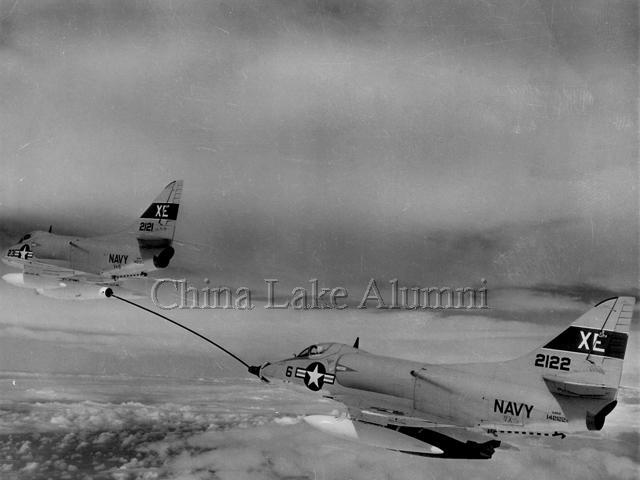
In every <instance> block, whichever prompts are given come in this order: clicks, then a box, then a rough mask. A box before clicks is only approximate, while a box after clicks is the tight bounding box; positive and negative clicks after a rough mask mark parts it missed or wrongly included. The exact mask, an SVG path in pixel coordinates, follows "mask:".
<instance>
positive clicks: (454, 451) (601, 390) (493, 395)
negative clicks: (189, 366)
mask: <svg viewBox="0 0 640 480" xmlns="http://www.w3.org/2000/svg"><path fill="white" fill-rule="evenodd" d="M101 293H102V294H104V295H105V296H107V297H112V296H113V297H116V298H119V299H120V300H122V301H124V302H126V303H129V304H132V305H135V306H137V307H139V308H141V309H143V310H145V311H147V312H150V313H152V314H154V315H157V316H159V317H161V318H163V319H165V320H168V321H169V322H171V323H173V324H175V325H177V326H179V327H181V328H183V329H185V330H187V331H189V332H191V333H193V334H195V335H197V336H199V337H200V338H202V339H204V340H205V341H207V342H209V343H211V344H212V345H214V346H216V347H217V348H220V349H221V350H223V351H224V352H226V353H228V354H229V355H231V356H232V357H233V358H235V359H236V360H238V361H239V362H240V363H242V364H243V365H244V366H245V367H247V368H248V371H249V373H251V374H253V375H256V376H258V377H259V378H260V379H262V380H263V381H267V382H272V381H274V380H280V381H284V382H287V383H291V384H297V385H298V386H299V387H300V388H307V389H309V390H311V391H313V392H318V394H321V395H323V396H324V397H327V398H331V399H334V400H336V401H338V402H341V403H343V404H344V405H345V406H346V407H347V410H348V414H346V415H338V416H333V415H309V416H306V417H305V421H306V422H307V423H309V424H310V425H312V426H314V427H316V428H318V429H320V430H322V431H324V432H326V433H329V434H331V435H335V436H339V437H343V438H347V439H352V440H357V441H360V442H362V443H365V444H368V445H373V446H378V447H384V448H387V449H390V450H396V451H400V452H403V453H408V454H414V455H420V456H428V457H431V456H433V457H443V458H475V459H487V458H491V456H492V455H493V454H494V452H495V449H496V448H498V447H499V446H501V445H502V443H501V442H502V441H503V440H505V439H507V440H509V439H512V438H514V437H527V438H529V437H535V438H540V437H552V438H555V439H557V440H561V439H564V438H565V437H566V436H567V434H570V433H573V432H580V431H586V430H601V429H602V427H603V426H604V421H605V417H606V416H607V415H608V414H609V413H611V411H612V410H613V409H614V408H615V406H616V404H617V400H616V397H617V392H618V387H619V385H620V378H621V376H622V366H623V360H624V355H625V350H626V345H627V339H628V335H629V328H630V324H631V318H632V315H633V307H634V305H635V298H633V297H615V298H610V299H608V300H604V301H602V302H600V303H598V304H597V305H596V306H595V307H593V308H592V309H591V310H589V311H588V312H586V313H585V314H584V315H582V316H581V317H579V318H578V319H577V320H576V321H574V322H573V323H572V324H571V325H570V326H569V327H567V328H566V329H565V330H564V331H562V333H560V334H559V335H556V336H555V337H552V338H550V340H549V341H547V342H545V343H543V344H542V345H541V346H540V347H538V348H536V349H535V350H533V351H531V352H529V353H527V354H526V355H523V356H522V357H519V358H516V359H514V360H508V361H502V362H490V363H466V364H451V365H432V364H424V363H420V362H414V361H409V360H403V359H400V358H392V357H383V356H380V355H374V354H371V353H368V352H365V351H364V350H361V349H360V348H359V339H357V340H356V342H355V343H354V344H353V346H350V345H345V344H341V343H320V344H316V345H311V346H309V347H307V348H305V349H304V350H302V351H301V352H300V353H299V354H297V355H294V356H293V357H291V358H287V359H284V360H280V361H276V362H267V363H265V364H263V365H261V366H255V365H253V366H252V365H249V364H248V363H246V362H245V361H243V360H242V359H240V358H238V357H237V356H236V355H234V354H233V353H231V352H229V351H228V350H226V349H225V348H223V347H221V346H220V345H218V344H217V343H215V342H213V341H212V340H210V339H208V338H206V337H204V336H203V335H201V334H199V333H197V332H195V331H193V330H191V329H190V328H188V327H185V326H183V325H181V324H179V323H178V322H176V321H174V320H171V319H169V318H167V317H165V316H164V315H161V314H159V313H157V312H155V311H153V310H150V309H148V308H145V307H142V306H140V305H137V304H136V303H134V302H131V301H129V300H127V299H124V298H121V297H119V296H118V295H115V294H114V293H113V291H112V290H111V289H110V288H103V289H102V290H101ZM502 446H503V447H505V446H506V445H502Z"/></svg>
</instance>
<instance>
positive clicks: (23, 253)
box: [7, 244, 33, 260]
mask: <svg viewBox="0 0 640 480" xmlns="http://www.w3.org/2000/svg"><path fill="white" fill-rule="evenodd" d="M7 257H16V258H20V259H22V260H29V259H30V258H33V252H32V251H31V248H29V245H27V244H24V245H22V247H20V249H11V250H9V251H7Z"/></svg>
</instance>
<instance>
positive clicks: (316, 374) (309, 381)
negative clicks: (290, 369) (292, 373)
mask: <svg viewBox="0 0 640 480" xmlns="http://www.w3.org/2000/svg"><path fill="white" fill-rule="evenodd" d="M296 377H297V378H302V379H304V384H305V385H306V386H307V388H308V389H309V390H313V391H314V392H317V391H318V390H320V389H321V388H322V386H323V385H324V384H325V383H328V384H330V385H333V382H334V381H335V378H336V377H335V375H333V374H331V373H327V371H326V369H325V368H324V365H323V364H322V363H320V362H313V363H312V364H310V365H309V366H308V367H307V368H301V367H298V368H297V369H296Z"/></svg>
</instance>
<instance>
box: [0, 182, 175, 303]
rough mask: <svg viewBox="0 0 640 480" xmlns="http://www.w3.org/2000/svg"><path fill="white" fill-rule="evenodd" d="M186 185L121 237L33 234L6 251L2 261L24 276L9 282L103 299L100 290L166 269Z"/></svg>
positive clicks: (167, 192) (171, 189)
mask: <svg viewBox="0 0 640 480" xmlns="http://www.w3.org/2000/svg"><path fill="white" fill-rule="evenodd" d="M181 195H182V180H176V181H173V182H171V183H170V184H169V185H167V186H166V187H165V188H164V189H163V190H162V192H161V193H160V195H158V196H157V197H156V198H155V200H154V201H153V203H151V205H149V207H148V208H146V209H145V210H144V212H142V215H140V218H138V220H137V221H136V222H135V223H134V224H133V225H131V226H130V227H129V228H127V229H125V230H124V231H122V232H118V233H113V234H109V235H103V236H99V237H86V238H83V237H76V236H69V235H54V234H53V233H51V229H50V230H49V232H45V231H39V230H37V231H33V232H30V233H27V234H26V235H24V236H23V237H22V238H21V239H20V240H19V241H18V243H17V244H15V245H13V246H11V247H10V248H9V249H7V250H6V251H5V252H4V254H3V256H2V261H3V262H4V263H6V264H7V265H9V266H11V267H17V268H20V269H21V270H22V273H8V274H6V275H3V276H2V279H3V280H5V281H6V282H8V283H10V284H12V285H15V286H18V287H24V288H32V289H35V290H36V291H37V292H38V293H40V294H42V295H45V296H49V297H54V298H65V299H87V298H104V296H103V295H100V294H99V291H98V288H96V286H102V287H107V286H108V287H121V288H122V287H123V284H124V283H126V282H127V281H128V280H130V279H135V278H144V277H146V276H147V274H148V273H149V272H151V271H154V270H157V269H162V268H166V267H167V266H168V265H169V262H170V261H171V259H172V258H173V256H174V254H175V251H174V249H173V246H172V244H173V237H174V233H175V228H176V221H177V219H178V209H179V206H180V205H179V204H180V197H181Z"/></svg>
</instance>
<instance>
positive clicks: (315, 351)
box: [296, 343, 333, 358]
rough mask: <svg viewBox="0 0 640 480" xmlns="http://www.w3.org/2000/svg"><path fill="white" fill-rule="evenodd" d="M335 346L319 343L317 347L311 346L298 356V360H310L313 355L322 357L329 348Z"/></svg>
mask: <svg viewBox="0 0 640 480" xmlns="http://www.w3.org/2000/svg"><path fill="white" fill-rule="evenodd" d="M331 345H333V344H332V343H318V344H317V345H311V346H309V347H307V348H305V349H304V350H302V351H301V352H300V353H299V354H297V355H296V357H297V358H309V356H312V355H320V354H322V353H325V352H326V351H327V350H329V347H330V346H331Z"/></svg>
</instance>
